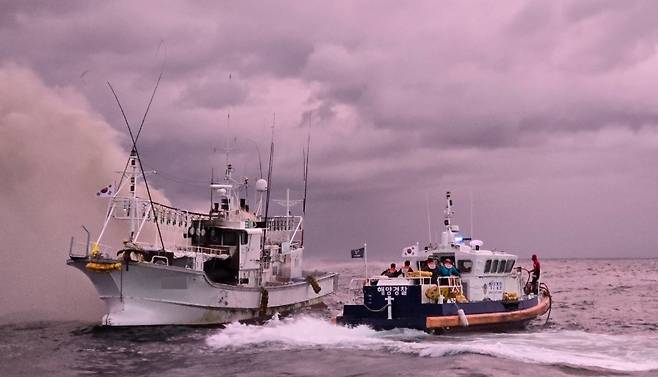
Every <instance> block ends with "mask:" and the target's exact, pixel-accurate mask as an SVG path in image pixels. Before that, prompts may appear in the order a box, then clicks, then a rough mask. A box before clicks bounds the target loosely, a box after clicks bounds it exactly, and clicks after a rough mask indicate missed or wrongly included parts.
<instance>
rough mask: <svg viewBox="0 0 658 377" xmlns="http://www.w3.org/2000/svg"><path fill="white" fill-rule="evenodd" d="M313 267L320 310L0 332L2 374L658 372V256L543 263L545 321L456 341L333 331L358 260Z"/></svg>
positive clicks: (14, 326)
mask: <svg viewBox="0 0 658 377" xmlns="http://www.w3.org/2000/svg"><path fill="white" fill-rule="evenodd" d="M309 264H310V267H312V268H314V269H316V270H327V271H337V272H339V273H340V274H341V277H340V283H339V292H338V293H337V294H335V295H333V296H332V297H331V298H329V299H327V300H326V306H324V307H320V308H312V309H306V310H303V311H301V312H298V313H295V314H293V315H288V316H285V317H284V316H275V317H274V318H272V319H270V320H268V321H266V322H264V323H260V324H242V323H231V324H227V325H225V326H221V327H174V326H172V327H148V328H128V329H112V328H109V329H108V328H101V327H98V326H97V324H96V323H93V322H92V323H88V322H52V321H43V322H26V323H20V322H18V323H16V322H15V323H10V324H4V325H1V326H0V376H90V375H91V376H93V375H99V376H158V377H164V376H244V377H247V376H263V377H270V376H405V377H415V376H454V377H456V376H482V377H483V376H532V377H539V376H658V259H637V260H628V259H618V260H603V259H592V260H585V259H553V260H544V261H543V264H542V273H543V275H542V278H543V281H544V282H546V283H547V284H548V286H549V287H550V289H551V293H552V296H553V305H552V309H551V313H550V318H548V320H547V318H546V316H544V317H541V318H540V319H537V320H535V321H534V322H533V323H531V324H530V325H528V327H527V328H526V329H524V330H519V331H513V332H502V333H468V334H453V335H450V334H449V335H431V334H427V333H424V332H421V331H415V330H391V331H374V330H372V329H370V328H368V327H365V326H361V327H355V328H345V327H339V326H336V325H334V324H332V323H331V321H330V320H331V318H332V317H334V316H336V315H337V314H339V313H340V311H341V308H342V304H343V303H344V302H346V301H347V300H348V299H349V296H348V292H347V291H348V290H347V287H348V284H349V281H350V279H351V278H353V277H355V276H363V274H364V269H363V264H362V261H361V260H355V262H353V263H352V262H350V263H336V262H322V261H309V263H307V266H308V265H309ZM385 266H386V263H385V262H381V263H373V262H370V264H369V269H370V270H371V271H375V270H379V269H381V270H383V269H384V268H385Z"/></svg>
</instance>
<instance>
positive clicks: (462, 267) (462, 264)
mask: <svg viewBox="0 0 658 377" xmlns="http://www.w3.org/2000/svg"><path fill="white" fill-rule="evenodd" d="M472 268H473V262H472V261H470V260H468V259H466V260H462V259H460V260H458V261H457V269H458V270H459V272H461V273H466V274H467V273H469V272H471V269H472Z"/></svg>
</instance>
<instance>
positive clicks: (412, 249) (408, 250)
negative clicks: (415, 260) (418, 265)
mask: <svg viewBox="0 0 658 377" xmlns="http://www.w3.org/2000/svg"><path fill="white" fill-rule="evenodd" d="M417 255H418V246H416V245H411V246H407V247H405V248H404V249H402V256H403V257H415V256H417Z"/></svg>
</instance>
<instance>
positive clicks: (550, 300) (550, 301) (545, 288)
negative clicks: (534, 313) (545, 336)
mask: <svg viewBox="0 0 658 377" xmlns="http://www.w3.org/2000/svg"><path fill="white" fill-rule="evenodd" d="M539 288H541V289H542V290H543V291H544V293H545V294H546V296H548V315H547V316H546V322H544V326H546V325H548V320H549V319H551V309H553V296H551V291H550V290H549V289H548V285H546V283H539Z"/></svg>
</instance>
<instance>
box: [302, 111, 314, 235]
mask: <svg viewBox="0 0 658 377" xmlns="http://www.w3.org/2000/svg"><path fill="white" fill-rule="evenodd" d="M311 115H312V113H309V114H308V135H307V137H306V151H304V153H302V157H303V158H304V200H303V202H302V216H303V217H304V218H306V197H307V192H308V159H309V156H310V154H311V153H310V152H311ZM302 246H304V229H303V228H302Z"/></svg>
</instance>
